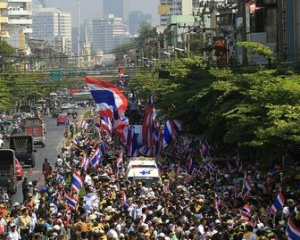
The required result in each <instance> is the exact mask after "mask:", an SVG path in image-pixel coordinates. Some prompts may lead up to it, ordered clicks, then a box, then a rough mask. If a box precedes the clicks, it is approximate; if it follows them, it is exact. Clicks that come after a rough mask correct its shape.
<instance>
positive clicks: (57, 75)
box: [49, 70, 64, 82]
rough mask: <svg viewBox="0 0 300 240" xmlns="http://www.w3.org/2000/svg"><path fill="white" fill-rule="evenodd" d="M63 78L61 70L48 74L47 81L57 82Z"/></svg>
mask: <svg viewBox="0 0 300 240" xmlns="http://www.w3.org/2000/svg"><path fill="white" fill-rule="evenodd" d="M63 76H64V72H63V71H62V70H58V71H50V72H49V79H50V81H52V82H59V81H60V80H61V78H62V77H63Z"/></svg>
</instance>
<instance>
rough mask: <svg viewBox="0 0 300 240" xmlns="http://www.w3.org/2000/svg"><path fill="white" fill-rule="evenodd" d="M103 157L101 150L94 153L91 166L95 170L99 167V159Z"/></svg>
mask: <svg viewBox="0 0 300 240" xmlns="http://www.w3.org/2000/svg"><path fill="white" fill-rule="evenodd" d="M100 156H101V152H100V150H99V148H97V149H96V150H95V152H94V153H93V155H92V157H91V158H90V161H89V162H90V165H91V166H92V167H94V168H96V167H97V166H98V165H99V158H100Z"/></svg>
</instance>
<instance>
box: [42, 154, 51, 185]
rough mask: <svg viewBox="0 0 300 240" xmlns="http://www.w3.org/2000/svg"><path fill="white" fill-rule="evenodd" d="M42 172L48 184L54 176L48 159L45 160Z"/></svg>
mask: <svg viewBox="0 0 300 240" xmlns="http://www.w3.org/2000/svg"><path fill="white" fill-rule="evenodd" d="M42 171H43V174H44V178H45V182H47V179H48V177H49V176H51V175H52V166H51V164H50V163H49V160H48V158H45V160H44V163H43V169H42Z"/></svg>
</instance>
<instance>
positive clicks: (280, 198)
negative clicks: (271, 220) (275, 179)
mask: <svg viewBox="0 0 300 240" xmlns="http://www.w3.org/2000/svg"><path fill="white" fill-rule="evenodd" d="M284 202H285V199H284V197H283V195H282V193H281V191H280V192H279V193H278V195H277V197H276V198H275V201H274V203H273V205H272V206H271V208H270V211H271V213H272V214H274V215H275V214H276V213H277V211H278V210H280V209H281V208H282V207H283V205H284Z"/></svg>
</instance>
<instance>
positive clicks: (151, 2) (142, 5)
mask: <svg viewBox="0 0 300 240" xmlns="http://www.w3.org/2000/svg"><path fill="white" fill-rule="evenodd" d="M102 1H110V0H81V2H82V5H81V19H82V20H84V19H92V18H95V17H100V13H101V12H102V10H101V8H102V4H101V2H102ZM125 1H128V0H125ZM130 1H131V4H130V5H131V10H140V11H142V12H143V13H147V14H148V13H150V14H151V15H152V19H153V24H158V23H159V20H158V14H157V6H158V4H159V0H130ZM77 2H78V1H77V0H47V4H48V6H49V7H59V8H61V9H62V10H65V11H70V12H71V13H72V23H73V26H77V25H78V7H77Z"/></svg>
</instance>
